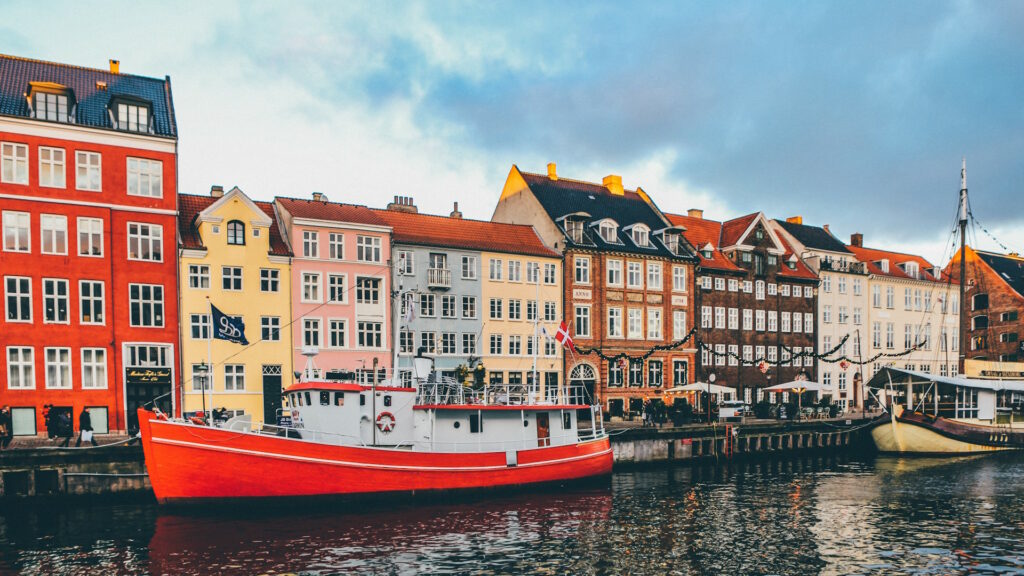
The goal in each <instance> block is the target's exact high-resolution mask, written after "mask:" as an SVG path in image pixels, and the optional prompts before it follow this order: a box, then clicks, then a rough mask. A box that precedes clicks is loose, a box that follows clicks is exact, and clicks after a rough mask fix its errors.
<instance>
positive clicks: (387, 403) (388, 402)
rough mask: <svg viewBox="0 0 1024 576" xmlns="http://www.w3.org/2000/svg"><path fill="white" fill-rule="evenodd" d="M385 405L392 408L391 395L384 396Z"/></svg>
mask: <svg viewBox="0 0 1024 576" xmlns="http://www.w3.org/2000/svg"><path fill="white" fill-rule="evenodd" d="M384 405H385V406H391V394H385V395H384Z"/></svg>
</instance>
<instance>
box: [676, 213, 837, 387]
mask: <svg viewBox="0 0 1024 576" xmlns="http://www.w3.org/2000/svg"><path fill="white" fill-rule="evenodd" d="M667 216H668V219H669V220H670V221H671V222H672V224H674V225H676V226H680V227H682V228H684V229H685V230H686V232H685V235H686V239H687V240H688V241H689V243H690V244H692V245H693V246H694V247H695V248H696V249H697V254H698V256H699V258H700V264H699V265H698V269H697V276H698V277H699V278H698V280H697V285H698V287H697V291H696V295H695V296H696V298H695V306H694V309H695V312H696V314H697V315H698V319H697V320H696V322H699V324H698V325H699V326H700V335H701V339H702V340H703V341H704V343H705V344H707V345H709V346H712V347H713V352H711V351H708V350H702V352H701V355H700V359H699V361H698V368H697V372H696V374H697V377H698V378H699V379H700V380H701V381H702V382H707V381H708V379H709V378H710V377H711V375H712V374H714V375H715V384H719V385H723V386H728V387H730V388H736V391H737V395H738V396H739V398H741V399H743V400H745V401H747V402H751V403H752V402H758V401H761V400H769V401H770V400H772V396H775V395H774V394H773V395H770V396H768V397H765V396H764V394H763V393H761V392H760V390H759V389H760V388H763V387H765V386H768V385H771V384H778V383H779V382H788V381H791V380H793V379H794V378H795V377H796V376H797V375H798V374H800V373H804V374H806V375H807V377H808V378H810V379H811V380H814V379H815V374H816V362H815V361H814V360H813V359H812V358H809V357H803V358H802V359H798V360H797V361H793V360H791V357H790V356H791V354H792V353H798V352H803V351H812V352H816V349H817V346H816V342H817V339H816V336H815V317H816V311H817V291H816V288H817V285H818V277H817V275H816V274H815V273H814V272H813V271H812V270H811V269H810V268H808V267H807V266H806V265H805V263H804V262H803V260H801V259H800V258H799V257H798V256H797V255H796V254H795V253H794V251H793V247H792V246H791V245H790V244H789V243H788V242H787V241H786V239H785V238H784V237H782V236H781V235H779V234H778V233H777V232H776V231H775V230H774V229H773V227H772V226H771V225H770V224H769V222H768V220H767V219H766V218H765V216H764V214H762V213H760V212H757V213H754V214H748V215H746V216H742V217H740V218H735V219H733V220H728V221H725V222H717V221H714V220H707V219H705V218H704V217H703V212H702V211H701V210H690V211H689V213H688V214H687V215H686V216H683V215H676V214H668V215H667ZM790 351H792V352H790ZM741 358H742V359H743V360H745V361H747V362H757V361H759V360H762V359H763V360H765V362H766V364H767V365H768V368H769V369H768V371H767V372H766V373H762V372H761V370H760V369H759V368H758V367H757V366H756V365H750V364H744V362H742V361H741V360H740V359H741ZM775 400H783V401H785V400H786V399H784V398H781V397H779V398H775Z"/></svg>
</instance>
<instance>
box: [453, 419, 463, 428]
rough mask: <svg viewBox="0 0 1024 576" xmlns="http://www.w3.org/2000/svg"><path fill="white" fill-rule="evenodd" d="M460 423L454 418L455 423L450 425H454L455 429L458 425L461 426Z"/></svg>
mask: <svg viewBox="0 0 1024 576" xmlns="http://www.w3.org/2000/svg"><path fill="white" fill-rule="evenodd" d="M461 425H462V424H460V423H459V421H458V420H456V421H455V423H454V424H452V426H454V427H455V429H456V430H458V429H459V426H461Z"/></svg>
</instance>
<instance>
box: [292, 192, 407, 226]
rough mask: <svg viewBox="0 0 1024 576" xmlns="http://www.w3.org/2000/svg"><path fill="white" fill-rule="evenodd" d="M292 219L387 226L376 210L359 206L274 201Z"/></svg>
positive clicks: (303, 201)
mask: <svg viewBox="0 0 1024 576" xmlns="http://www.w3.org/2000/svg"><path fill="white" fill-rule="evenodd" d="M275 200H276V201H277V202H278V203H280V204H281V206H282V207H283V208H284V209H285V210H287V211H288V213H289V214H291V215H292V217H294V218H308V219H312V220H330V221H333V222H350V223H352V224H367V225H370V226H388V223H387V222H385V221H384V219H383V218H381V217H380V216H379V215H378V213H377V210H371V209H370V208H367V207H366V206H361V205H359V204H341V203H338V202H328V201H326V200H306V199H300V198H282V197H278V198H276V199H275Z"/></svg>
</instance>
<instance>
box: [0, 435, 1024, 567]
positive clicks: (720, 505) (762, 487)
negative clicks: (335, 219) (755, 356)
mask: <svg viewBox="0 0 1024 576" xmlns="http://www.w3.org/2000/svg"><path fill="white" fill-rule="evenodd" d="M8 572H13V573H17V572H22V573H27V574H76V575H78V574H120V573H128V574H150V573H151V574H233V573H238V574H280V573H300V574H334V573H346V572H348V573H353V572H354V573H388V574H390V573H399V574H401V573H404V574H414V573H500V574H508V573H542V574H590V573H598V574H611V573H648V574H665V573H677V574H894V573H906V574H954V573H1013V572H1024V456H1017V455H1012V456H1000V455H996V456H982V457H974V458H958V459H920V458H916V459H899V458H888V457H878V458H874V457H866V458H865V459H859V458H856V457H855V458H852V459H850V458H842V457H840V458H836V457H826V458H822V457H814V458H811V457H807V458H798V459H785V460H763V461H752V462H744V463H732V464H726V465H717V466H715V465H708V466H703V467H688V466H687V467H665V468H658V469H643V470H635V471H626V472H618V473H616V474H614V476H613V477H612V478H611V479H610V480H609V481H607V482H602V483H600V484H598V485H594V486H587V487H584V488H572V489H562V490H547V491H543V492H532V493H519V494H515V495H509V496H504V497H492V498H487V499H484V498H475V499H469V500H458V501H444V502H438V501H436V500H434V501H420V502H417V503H412V504H411V503H403V504H400V505H397V506H395V505H386V504H383V503H376V504H374V505H372V506H362V507H353V506H351V505H340V504H332V505H321V506H318V507H313V508H311V507H305V508H304V509H301V510H294V511H293V510H285V511H282V510H276V511H272V510H251V509H246V508H236V509H227V510H224V509H222V510H217V511H209V512H202V511H189V512H188V513H183V512H181V511H172V512H167V511H163V510H159V509H157V507H156V506H155V505H152V504H150V503H147V502H142V503H133V504H126V503H119V504H103V505H100V504H93V505H81V504H77V505H61V506H51V507H42V508H40V507H36V508H33V509H30V510H29V509H18V510H10V509H8V510H5V511H2V512H0V573H8Z"/></svg>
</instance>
